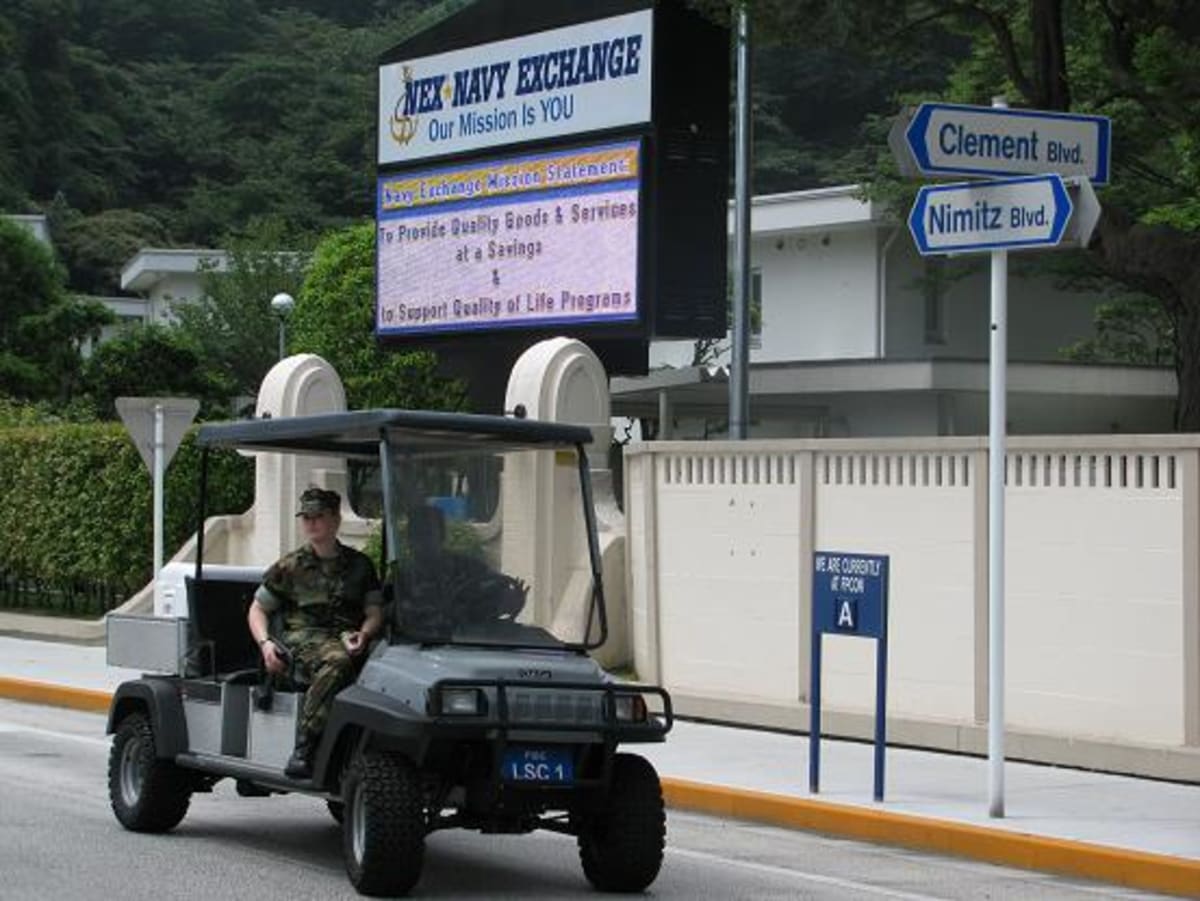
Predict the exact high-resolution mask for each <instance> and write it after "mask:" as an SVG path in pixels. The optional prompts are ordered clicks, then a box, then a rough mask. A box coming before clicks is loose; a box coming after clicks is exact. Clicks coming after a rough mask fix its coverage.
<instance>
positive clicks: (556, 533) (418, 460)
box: [384, 448, 601, 647]
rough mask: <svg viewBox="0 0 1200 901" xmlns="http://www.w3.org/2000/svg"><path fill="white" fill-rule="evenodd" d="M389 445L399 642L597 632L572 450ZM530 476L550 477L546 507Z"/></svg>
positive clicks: (536, 640) (523, 641)
mask: <svg viewBox="0 0 1200 901" xmlns="http://www.w3.org/2000/svg"><path fill="white" fill-rule="evenodd" d="M389 454H390V456H389V458H388V466H387V473H388V474H387V476H386V485H385V492H384V498H385V500H384V503H385V505H386V506H387V508H388V517H387V524H388V529H389V530H390V532H391V534H390V535H389V539H388V542H387V544H388V556H389V565H388V574H389V579H390V581H391V584H392V592H393V597H394V598H395V603H394V605H393V613H392V625H393V634H394V635H395V636H396V637H397V638H398V639H399V640H402V641H420V642H434V643H439V644H440V643H452V644H488V645H513V646H527V647H528V646H532V647H564V646H566V647H586V646H594V645H595V644H596V643H597V642H598V641H599V640H600V632H601V629H600V623H599V616H600V614H599V610H598V606H599V598H598V592H597V590H596V579H595V572H594V570H593V566H592V557H591V554H590V552H589V544H588V527H589V523H588V520H587V519H586V518H585V516H584V510H585V506H584V503H583V493H582V492H583V485H582V481H581V480H582V475H581V473H580V467H579V461H578V455H577V453H576V451H575V450H574V449H571V450H566V451H564V450H561V449H560V450H557V451H553V450H551V451H547V450H518V451H506V452H504V453H498V452H496V451H494V450H490V449H480V450H467V451H456V452H454V453H443V452H438V453H428V452H426V453H412V452H406V451H405V450H403V449H399V448H391V449H390V450H389ZM547 473H548V474H549V476H548V478H545V477H546V476H547ZM539 478H545V481H548V482H550V483H552V484H553V486H554V491H553V494H554V496H555V498H557V500H558V502H557V503H556V504H554V505H553V510H551V509H550V506H551V505H549V504H546V505H545V507H546V509H541V506H542V505H541V504H540V503H539V493H538V491H537V490H536V486H535V483H536V482H537V481H538V480H539ZM537 550H540V551H541V553H536V552H535V551H537Z"/></svg>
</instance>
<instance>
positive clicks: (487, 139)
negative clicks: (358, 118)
mask: <svg viewBox="0 0 1200 901" xmlns="http://www.w3.org/2000/svg"><path fill="white" fill-rule="evenodd" d="M652 40H653V14H652V12H651V11H650V10H641V11H637V12H632V13H627V14H625V15H621V16H611V17H609V18H605V19H598V20H595V21H592V22H583V23H580V24H578V25H572V26H569V27H566V28H553V29H549V30H546V31H538V32H536V33H534V34H527V35H522V36H520V37H517V38H510V39H508V40H503V41H494V42H491V43H487V44H479V45H476V46H473V47H468V48H464V49H461V50H454V51H451V52H448V53H438V54H434V55H430V56H423V57H419V58H416V59H404V60H402V61H397V62H393V63H388V64H385V65H383V66H381V67H380V69H379V148H378V150H379V156H378V160H379V164H380V165H381V166H384V165H389V164H394V163H411V162H414V161H417V160H421V159H424V158H427V157H433V156H447V155H450V154H457V153H464V152H466V151H470V150H475V149H479V148H484V147H495V146H498V145H500V144H514V143H521V142H526V141H539V140H546V139H552V138H561V137H563V136H566V135H571V134H578V133H580V132H586V131H598V130H601V129H607V128H616V127H621V126H629V125H639V124H643V123H647V122H649V121H650V87H651V78H650V76H651V70H652V63H653V58H652V55H651V44H652Z"/></svg>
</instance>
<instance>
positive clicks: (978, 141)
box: [888, 103, 1112, 185]
mask: <svg viewBox="0 0 1200 901" xmlns="http://www.w3.org/2000/svg"><path fill="white" fill-rule="evenodd" d="M888 143H889V145H891V148H892V151H893V154H894V155H895V157H896V162H897V164H898V165H899V166H900V171H901V173H902V174H904V175H942V174H955V175H984V176H992V175H1040V174H1043V173H1047V172H1053V173H1056V174H1058V175H1062V176H1074V175H1078V176H1082V177H1084V178H1087V179H1090V180H1091V181H1093V182H1094V183H1096V184H1098V185H1104V184H1108V179H1109V158H1110V155H1111V152H1112V123H1111V121H1110V120H1109V119H1108V118H1107V117H1105V116H1089V115H1081V114H1079V113H1059V112H1047V111H1043V110H1010V109H1008V108H1006V107H994V106H990V107H989V106H967V105H964V104H960V103H922V104H921V105H920V106H919V107H917V109H916V110H915V111H909V112H908V113H907V114H905V115H902V116H900V117H899V118H898V119H897V120H896V122H895V124H894V125H893V126H892V130H891V132H890V133H889V134H888Z"/></svg>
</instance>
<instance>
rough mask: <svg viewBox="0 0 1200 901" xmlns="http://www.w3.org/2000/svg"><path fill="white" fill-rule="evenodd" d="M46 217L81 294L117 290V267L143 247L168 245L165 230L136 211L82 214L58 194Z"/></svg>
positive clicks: (59, 250)
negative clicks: (92, 214)
mask: <svg viewBox="0 0 1200 901" xmlns="http://www.w3.org/2000/svg"><path fill="white" fill-rule="evenodd" d="M56 201H57V202H55V203H52V204H51V205H50V208H49V209H48V210H47V216H48V218H49V221H50V234H51V237H52V238H53V240H54V246H55V248H56V249H57V251H58V253H59V254H60V256H61V257H62V260H63V264H64V265H65V266H66V268H67V271H68V272H70V273H71V287H72V288H74V289H75V290H76V291H80V292H82V293H85V294H98V295H112V294H115V293H117V291H119V290H120V284H121V268H122V267H123V266H124V265H125V264H126V263H127V262H129V260H130V259H131V258H132V257H133V255H134V254H136V253H137V252H138V251H139V250H141V249H142V248H143V247H164V246H167V245H168V244H169V240H168V237H167V233H166V229H165V228H163V225H162V223H161V222H159V221H158V220H157V219H155V218H154V217H153V216H148V215H146V214H145V213H139V212H137V211H136V210H105V211H104V212H102V213H97V214H96V215H94V216H85V215H83V214H82V213H80V212H79V211H77V210H74V209H71V208H70V207H69V206H67V204H66V201H65V198H63V196H62V195H61V194H60V195H58V197H57V198H56Z"/></svg>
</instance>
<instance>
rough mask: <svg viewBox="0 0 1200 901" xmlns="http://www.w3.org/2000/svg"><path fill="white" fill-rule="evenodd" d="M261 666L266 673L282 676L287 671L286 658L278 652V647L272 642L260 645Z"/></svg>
mask: <svg viewBox="0 0 1200 901" xmlns="http://www.w3.org/2000/svg"><path fill="white" fill-rule="evenodd" d="M262 657H263V665H264V666H265V667H266V668H267V672H268V673H274V674H275V675H282V674H283V673H285V672H286V671H287V662H286V658H285V657H284V656H283V654H281V653H280V652H279V647H278V646H277V645H276V644H275V642H273V641H264V642H263V643H262Z"/></svg>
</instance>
